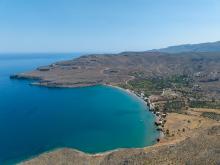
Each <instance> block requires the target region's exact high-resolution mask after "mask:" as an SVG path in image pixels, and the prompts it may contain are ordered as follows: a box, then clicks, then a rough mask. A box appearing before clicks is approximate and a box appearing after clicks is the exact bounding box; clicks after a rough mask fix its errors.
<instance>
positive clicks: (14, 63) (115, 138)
mask: <svg viewBox="0 0 220 165" xmlns="http://www.w3.org/2000/svg"><path fill="white" fill-rule="evenodd" d="M3 57H4V58H3ZM6 57H7V58H6ZM65 59H70V56H65V57H63V56H61V55H51V54H50V55H43V56H40V57H39V56H37V55H36V56H31V55H25V56H22V58H19V55H14V56H10V58H8V56H0V164H11V163H15V162H19V161H22V160H24V159H28V158H30V157H33V156H36V155H38V154H41V153H43V152H46V151H50V150H53V149H56V148H63V147H70V148H74V149H77V150H80V151H83V152H86V153H100V152H105V151H109V150H114V149H118V148H136V147H145V146H149V145H152V144H154V143H155V142H156V138H157V136H158V132H157V131H156V127H155V126H154V120H155V118H154V116H153V114H152V113H150V112H149V111H148V108H147V107H146V105H145V104H144V103H143V101H142V100H140V99H139V98H137V97H135V96H133V95H129V94H128V93H126V92H124V91H122V90H119V89H117V88H112V87H107V86H94V87H84V88H72V89H69V88H45V87H38V86H31V85H29V83H30V82H29V81H24V80H10V79H9V76H10V74H13V73H16V72H22V71H28V70H31V69H35V68H36V67H37V66H42V65H46V64H50V63H51V62H55V61H59V60H65Z"/></svg>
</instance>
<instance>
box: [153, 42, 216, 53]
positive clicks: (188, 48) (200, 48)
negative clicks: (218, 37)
mask: <svg viewBox="0 0 220 165" xmlns="http://www.w3.org/2000/svg"><path fill="white" fill-rule="evenodd" d="M153 51H158V52H165V53H182V52H220V41H218V42H209V43H201V44H185V45H178V46H170V47H167V48H162V49H157V50H153Z"/></svg>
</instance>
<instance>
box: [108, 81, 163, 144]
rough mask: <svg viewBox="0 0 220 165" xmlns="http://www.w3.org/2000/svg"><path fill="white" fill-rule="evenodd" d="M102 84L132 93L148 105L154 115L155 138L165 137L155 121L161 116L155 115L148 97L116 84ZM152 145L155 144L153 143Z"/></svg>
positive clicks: (157, 139) (158, 139)
mask: <svg viewBox="0 0 220 165" xmlns="http://www.w3.org/2000/svg"><path fill="white" fill-rule="evenodd" d="M104 86H109V87H112V88H116V89H119V90H122V91H124V92H126V93H127V94H129V95H132V96H134V97H137V98H138V99H139V100H141V101H142V102H143V103H144V104H145V105H146V106H147V107H148V109H149V112H151V113H152V114H153V115H154V117H155V126H157V131H158V132H159V136H158V137H157V138H156V141H157V142H159V141H160V140H161V139H163V138H164V137H165V134H164V132H163V131H162V130H161V129H160V128H159V127H158V126H159V125H157V124H156V123H158V122H159V121H160V119H161V116H157V115H156V113H155V111H154V109H153V105H152V103H151V102H150V100H149V98H148V97H145V96H139V95H138V94H136V93H135V92H134V91H132V90H129V89H124V88H121V87H119V86H116V85H110V84H105V85H104ZM156 144H157V143H156ZM153 145H155V144H153Z"/></svg>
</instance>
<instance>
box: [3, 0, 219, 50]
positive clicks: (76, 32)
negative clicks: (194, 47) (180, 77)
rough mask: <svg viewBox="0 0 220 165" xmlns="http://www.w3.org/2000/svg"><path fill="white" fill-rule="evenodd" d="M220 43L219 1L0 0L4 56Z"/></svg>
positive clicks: (146, 48)
mask: <svg viewBox="0 0 220 165" xmlns="http://www.w3.org/2000/svg"><path fill="white" fill-rule="evenodd" d="M217 40H220V0H0V52H120V51H129V50H130V51H132V50H133V51H135V50H137V51H142V50H148V49H152V48H160V47H165V46H169V45H176V44H183V43H199V42H207V41H217Z"/></svg>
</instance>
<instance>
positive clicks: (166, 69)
mask: <svg viewBox="0 0 220 165" xmlns="http://www.w3.org/2000/svg"><path fill="white" fill-rule="evenodd" d="M11 78H16V79H35V80H36V81H35V82H33V83H32V84H33V85H40V86H46V87H69V88H72V87H85V86H94V85H111V86H116V87H120V88H122V89H125V90H127V91H129V92H132V93H134V94H136V95H137V96H139V97H141V98H142V99H143V100H144V101H146V103H147V104H148V106H149V107H150V110H151V111H152V113H154V114H155V115H156V116H157V120H156V121H155V124H156V125H157V126H158V130H159V131H161V132H162V133H163V136H161V138H160V139H158V143H157V144H156V145H154V146H152V147H146V148H142V149H124V150H118V151H112V152H109V153H103V154H96V155H88V154H85V153H81V152H79V151H75V150H72V149H59V150H57V151H54V152H50V153H45V154H42V155H40V156H39V157H37V158H34V159H32V160H29V161H26V162H23V164H54V163H57V162H59V163H60V164H61V163H62V161H64V162H72V163H75V164H83V163H85V162H89V163H90V164H134V163H135V164H144V163H145V164H204V162H206V164H217V163H219V156H220V155H219V148H220V143H219V134H220V123H219V121H220V42H215V43H204V44H196V45H182V46H173V47H169V48H165V49H158V50H152V51H145V52H122V53H119V54H92V55H85V56H81V57H79V58H77V59H73V60H69V61H61V62H56V63H54V64H51V65H49V66H42V67H39V68H37V69H36V70H34V71H30V72H25V73H20V74H16V75H12V76H11ZM192 158H193V159H192Z"/></svg>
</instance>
